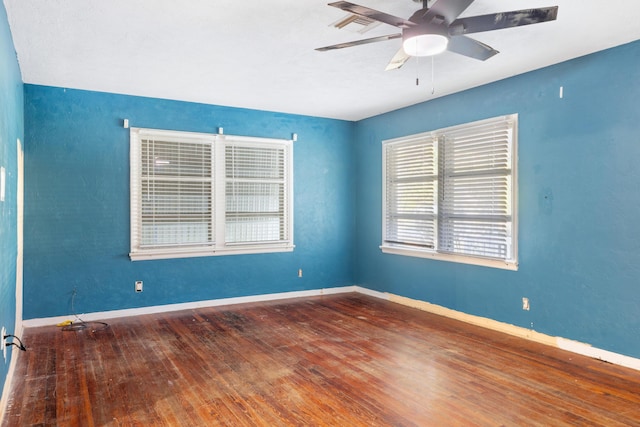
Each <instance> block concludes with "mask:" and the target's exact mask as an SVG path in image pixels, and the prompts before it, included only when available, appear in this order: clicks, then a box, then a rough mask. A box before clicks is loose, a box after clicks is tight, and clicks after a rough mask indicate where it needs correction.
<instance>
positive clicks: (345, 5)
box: [329, 1, 415, 28]
mask: <svg viewBox="0 0 640 427" xmlns="http://www.w3.org/2000/svg"><path fill="white" fill-rule="evenodd" d="M329 6H333V7H337V8H338V9H342V10H344V11H347V12H349V13H353V14H354V15H359V16H364V17H366V18H370V19H373V20H374V21H378V22H383V23H385V24H389V25H393V26H394V27H398V28H407V27H411V26H413V25H415V23H413V22H411V21H408V20H406V19H404V18H400V17H397V16H393V15H389V14H388V13H384V12H380V11H379V10H375V9H370V8H368V7H364V6H359V5H357V4H354V3H350V2H348V1H337V2H333V3H329Z"/></svg>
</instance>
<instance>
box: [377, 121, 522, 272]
mask: <svg viewBox="0 0 640 427" xmlns="http://www.w3.org/2000/svg"><path fill="white" fill-rule="evenodd" d="M496 120H514V130H513V136H512V138H513V139H512V146H511V150H512V152H511V155H512V164H511V170H512V173H511V177H512V187H511V190H512V192H511V202H512V228H513V230H512V236H513V237H512V242H513V246H512V252H513V256H512V259H513V261H511V260H500V259H493V258H483V257H480V256H470V255H461V254H450V253H442V252H438V251H437V250H436V249H428V248H414V247H409V246H406V245H402V244H397V245H396V244H391V243H384V236H385V233H386V218H387V211H386V210H387V206H386V205H387V204H386V183H387V176H386V175H387V171H386V164H385V159H384V154H383V162H382V236H383V243H382V244H381V245H380V249H381V250H382V252H383V253H388V254H394V255H402V256H411V257H418V258H427V259H434V260H439V261H448V262H456V263H461V264H470V265H478V266H484V267H492V268H499V269H504V270H512V271H517V270H518V213H517V211H518V178H517V177H518V173H517V166H518V131H517V130H518V114H511V115H507V116H499V117H494V118H490V119H486V120H480V121H477V122H473V123H465V124H462V125H457V126H451V127H448V128H443V129H438V130H435V131H430V132H423V133H420V134H415V135H409V136H404V137H399V138H393V139H388V140H384V141H382V144H383V147H384V145H385V144H388V143H396V142H407V141H411V140H415V139H423V138H425V139H426V138H434V137H437V136H439V135H442V134H445V133H446V132H450V131H454V130H457V129H461V128H464V127H466V126H469V125H474V124H482V123H486V122H491V121H496ZM436 241H437V238H436Z"/></svg>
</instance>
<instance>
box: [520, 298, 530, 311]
mask: <svg viewBox="0 0 640 427" xmlns="http://www.w3.org/2000/svg"><path fill="white" fill-rule="evenodd" d="M530 308H531V306H530V305H529V298H526V297H522V309H523V310H526V311H529V309H530Z"/></svg>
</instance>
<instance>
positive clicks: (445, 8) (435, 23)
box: [316, 0, 558, 70]
mask: <svg viewBox="0 0 640 427" xmlns="http://www.w3.org/2000/svg"><path fill="white" fill-rule="evenodd" d="M414 1H417V2H420V1H421V2H422V9H419V10H418V11H416V12H415V13H414V14H413V15H411V17H410V18H409V19H404V18H400V17H397V16H393V15H389V14H387V13H384V12H380V11H378V10H375V9H370V8H368V7H364V6H359V5H357V4H354V3H350V2H348V1H337V2H334V3H329V6H333V7H337V8H338V9H342V10H345V11H347V12H349V13H352V14H353V15H357V16H361V17H364V18H368V19H370V20H373V21H378V22H382V23H385V24H389V25H393V26H394V27H398V28H400V29H402V33H398V34H389V35H386V36H379V37H372V38H368V39H363V40H356V41H352V42H346V43H339V44H334V45H331V46H325V47H319V48H317V49H316V50H318V51H327V50H333V49H342V48H345V47H351V46H358V45H362V44H367V43H374V42H379V41H384V40H392V39H400V38H401V39H402V47H401V48H400V50H399V51H398V52H397V53H396V54H395V56H394V57H393V58H392V59H391V62H390V63H389V65H387V68H386V69H387V70H393V69H396V68H400V67H402V65H404V63H405V62H407V61H408V60H409V58H410V57H412V56H432V55H437V54H439V53H442V52H444V51H445V50H449V51H450V52H455V53H458V54H460V55H464V56H468V57H470V58H475V59H479V60H481V61H485V60H487V59H489V58H491V57H492V56H493V55H495V54H497V53H498V51H497V50H495V49H493V48H492V47H491V46H487V45H486V44H484V43H481V42H479V41H477V40H474V39H472V38H469V37H467V36H466V35H465V34H472V33H479V32H482V31H493V30H500V29H503V28H512V27H519V26H522V25H529V24H538V23H541V22H547V21H553V20H555V19H556V17H557V15H558V6H553V7H543V8H538V9H523V10H515V11H512V12H501V13H493V14H489V15H479V16H470V17H466V18H458V16H459V15H460V14H461V13H462V12H463V11H464V10H465V9H466V8H467V7H469V5H470V4H471V3H473V1H474V0H435V2H433V4H432V5H431V7H428V3H429V1H428V0H414Z"/></svg>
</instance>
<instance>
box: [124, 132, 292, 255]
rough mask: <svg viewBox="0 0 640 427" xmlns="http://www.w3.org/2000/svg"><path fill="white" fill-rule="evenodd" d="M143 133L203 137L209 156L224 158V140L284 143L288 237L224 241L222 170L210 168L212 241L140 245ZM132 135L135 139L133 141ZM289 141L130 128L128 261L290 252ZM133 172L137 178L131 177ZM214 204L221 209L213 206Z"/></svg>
mask: <svg viewBox="0 0 640 427" xmlns="http://www.w3.org/2000/svg"><path fill="white" fill-rule="evenodd" d="M144 135H154V136H158V135H162V136H165V137H170V138H172V139H183V140H200V141H202V140H205V141H208V142H210V143H211V144H212V157H214V158H215V157H216V156H222V159H224V147H225V143H226V142H245V143H248V144H251V145H253V146H256V145H264V146H273V145H274V144H276V145H279V146H284V147H285V149H286V160H285V174H286V176H287V178H286V179H285V183H286V184H285V200H286V213H285V216H286V218H287V229H286V235H287V236H288V240H283V241H277V242H264V243H225V242H224V228H225V222H224V218H225V209H224V206H225V189H224V186H225V181H224V169H223V168H214V180H213V183H214V189H213V203H214V209H213V216H214V218H213V219H212V222H213V227H214V231H213V233H214V236H216V238H215V239H214V240H215V241H214V243H213V244H211V245H196V246H190V247H184V248H180V247H168V248H140V247H139V236H138V235H137V233H138V231H139V229H140V226H139V222H140V216H139V215H140V214H139V207H140V200H139V197H140V196H141V194H142V193H141V191H140V189H139V187H140V183H141V182H142V179H141V173H142V170H141V168H140V166H139V165H141V157H140V155H141V153H140V147H141V146H140V142H139V137H140V136H144ZM134 138H136V139H137V142H135V143H134ZM293 142H294V141H293V140H287V139H274V138H258V137H247V136H238V135H226V134H225V135H222V134H208V133H197V132H182V131H169V130H160V129H146V128H130V173H131V176H130V180H129V182H130V209H131V211H130V221H131V222H130V224H131V235H130V243H131V251H130V253H129V257H130V259H131V260H132V261H142V260H153V259H170V258H191V257H204V256H219V255H243V254H262V253H275V252H292V251H293V250H294V248H295V245H294V244H293V241H294V240H293ZM134 175H137V177H134ZM221 177H222V179H220V178H221ZM215 206H222V208H218V209H215Z"/></svg>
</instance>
